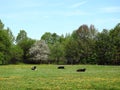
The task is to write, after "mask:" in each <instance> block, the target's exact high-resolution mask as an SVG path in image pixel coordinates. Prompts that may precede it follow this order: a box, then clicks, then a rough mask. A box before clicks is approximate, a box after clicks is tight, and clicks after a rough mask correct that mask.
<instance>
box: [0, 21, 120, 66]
mask: <svg viewBox="0 0 120 90" xmlns="http://www.w3.org/2000/svg"><path fill="white" fill-rule="evenodd" d="M11 63H12V64H13V63H14V64H16V63H39V64H40V63H54V64H100V65H120V23H118V24H117V25H116V26H115V27H113V28H112V29H110V30H107V29H103V30H101V32H99V31H98V30H97V29H96V28H95V26H94V25H90V26H88V25H86V24H83V25H81V26H80V27H79V28H78V29H76V30H74V31H73V32H72V33H71V34H68V33H67V34H66V35H58V34H57V33H51V32H45V33H44V34H43V35H42V36H41V39H40V40H35V39H32V38H30V37H28V36H27V32H26V31H25V30H20V32H19V33H18V35H17V36H16V37H14V35H13V34H12V30H11V29H10V28H5V27H4V24H3V23H2V21H1V20H0V64H11Z"/></svg>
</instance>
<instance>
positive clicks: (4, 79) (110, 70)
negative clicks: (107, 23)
mask: <svg viewBox="0 0 120 90" xmlns="http://www.w3.org/2000/svg"><path fill="white" fill-rule="evenodd" d="M32 66H34V65H5V66H0V90H87V89H88V90H90V89H91V90H120V66H98V65H65V69H57V67H58V65H36V66H37V70H36V71H32V70H31V67H32ZM78 68H86V69H87V70H86V72H76V70H77V69H78Z"/></svg>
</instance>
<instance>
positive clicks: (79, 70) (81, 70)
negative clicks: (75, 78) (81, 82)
mask: <svg viewBox="0 0 120 90" xmlns="http://www.w3.org/2000/svg"><path fill="white" fill-rule="evenodd" d="M76 71H77V72H85V71H86V68H81V69H77V70H76Z"/></svg>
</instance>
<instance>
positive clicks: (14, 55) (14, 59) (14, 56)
mask: <svg viewBox="0 0 120 90" xmlns="http://www.w3.org/2000/svg"><path fill="white" fill-rule="evenodd" d="M10 55H11V60H10V63H12V64H16V63H19V62H22V56H23V50H22V49H21V48H20V47H19V46H18V45H12V47H11V54H10Z"/></svg>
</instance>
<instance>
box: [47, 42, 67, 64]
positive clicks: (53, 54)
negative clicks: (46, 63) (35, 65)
mask: <svg viewBox="0 0 120 90" xmlns="http://www.w3.org/2000/svg"><path fill="white" fill-rule="evenodd" d="M49 48H50V54H49V60H50V62H51V61H55V62H56V63H57V64H64V57H65V50H64V46H63V44H62V43H60V42H56V43H55V44H53V45H50V46H49Z"/></svg>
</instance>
